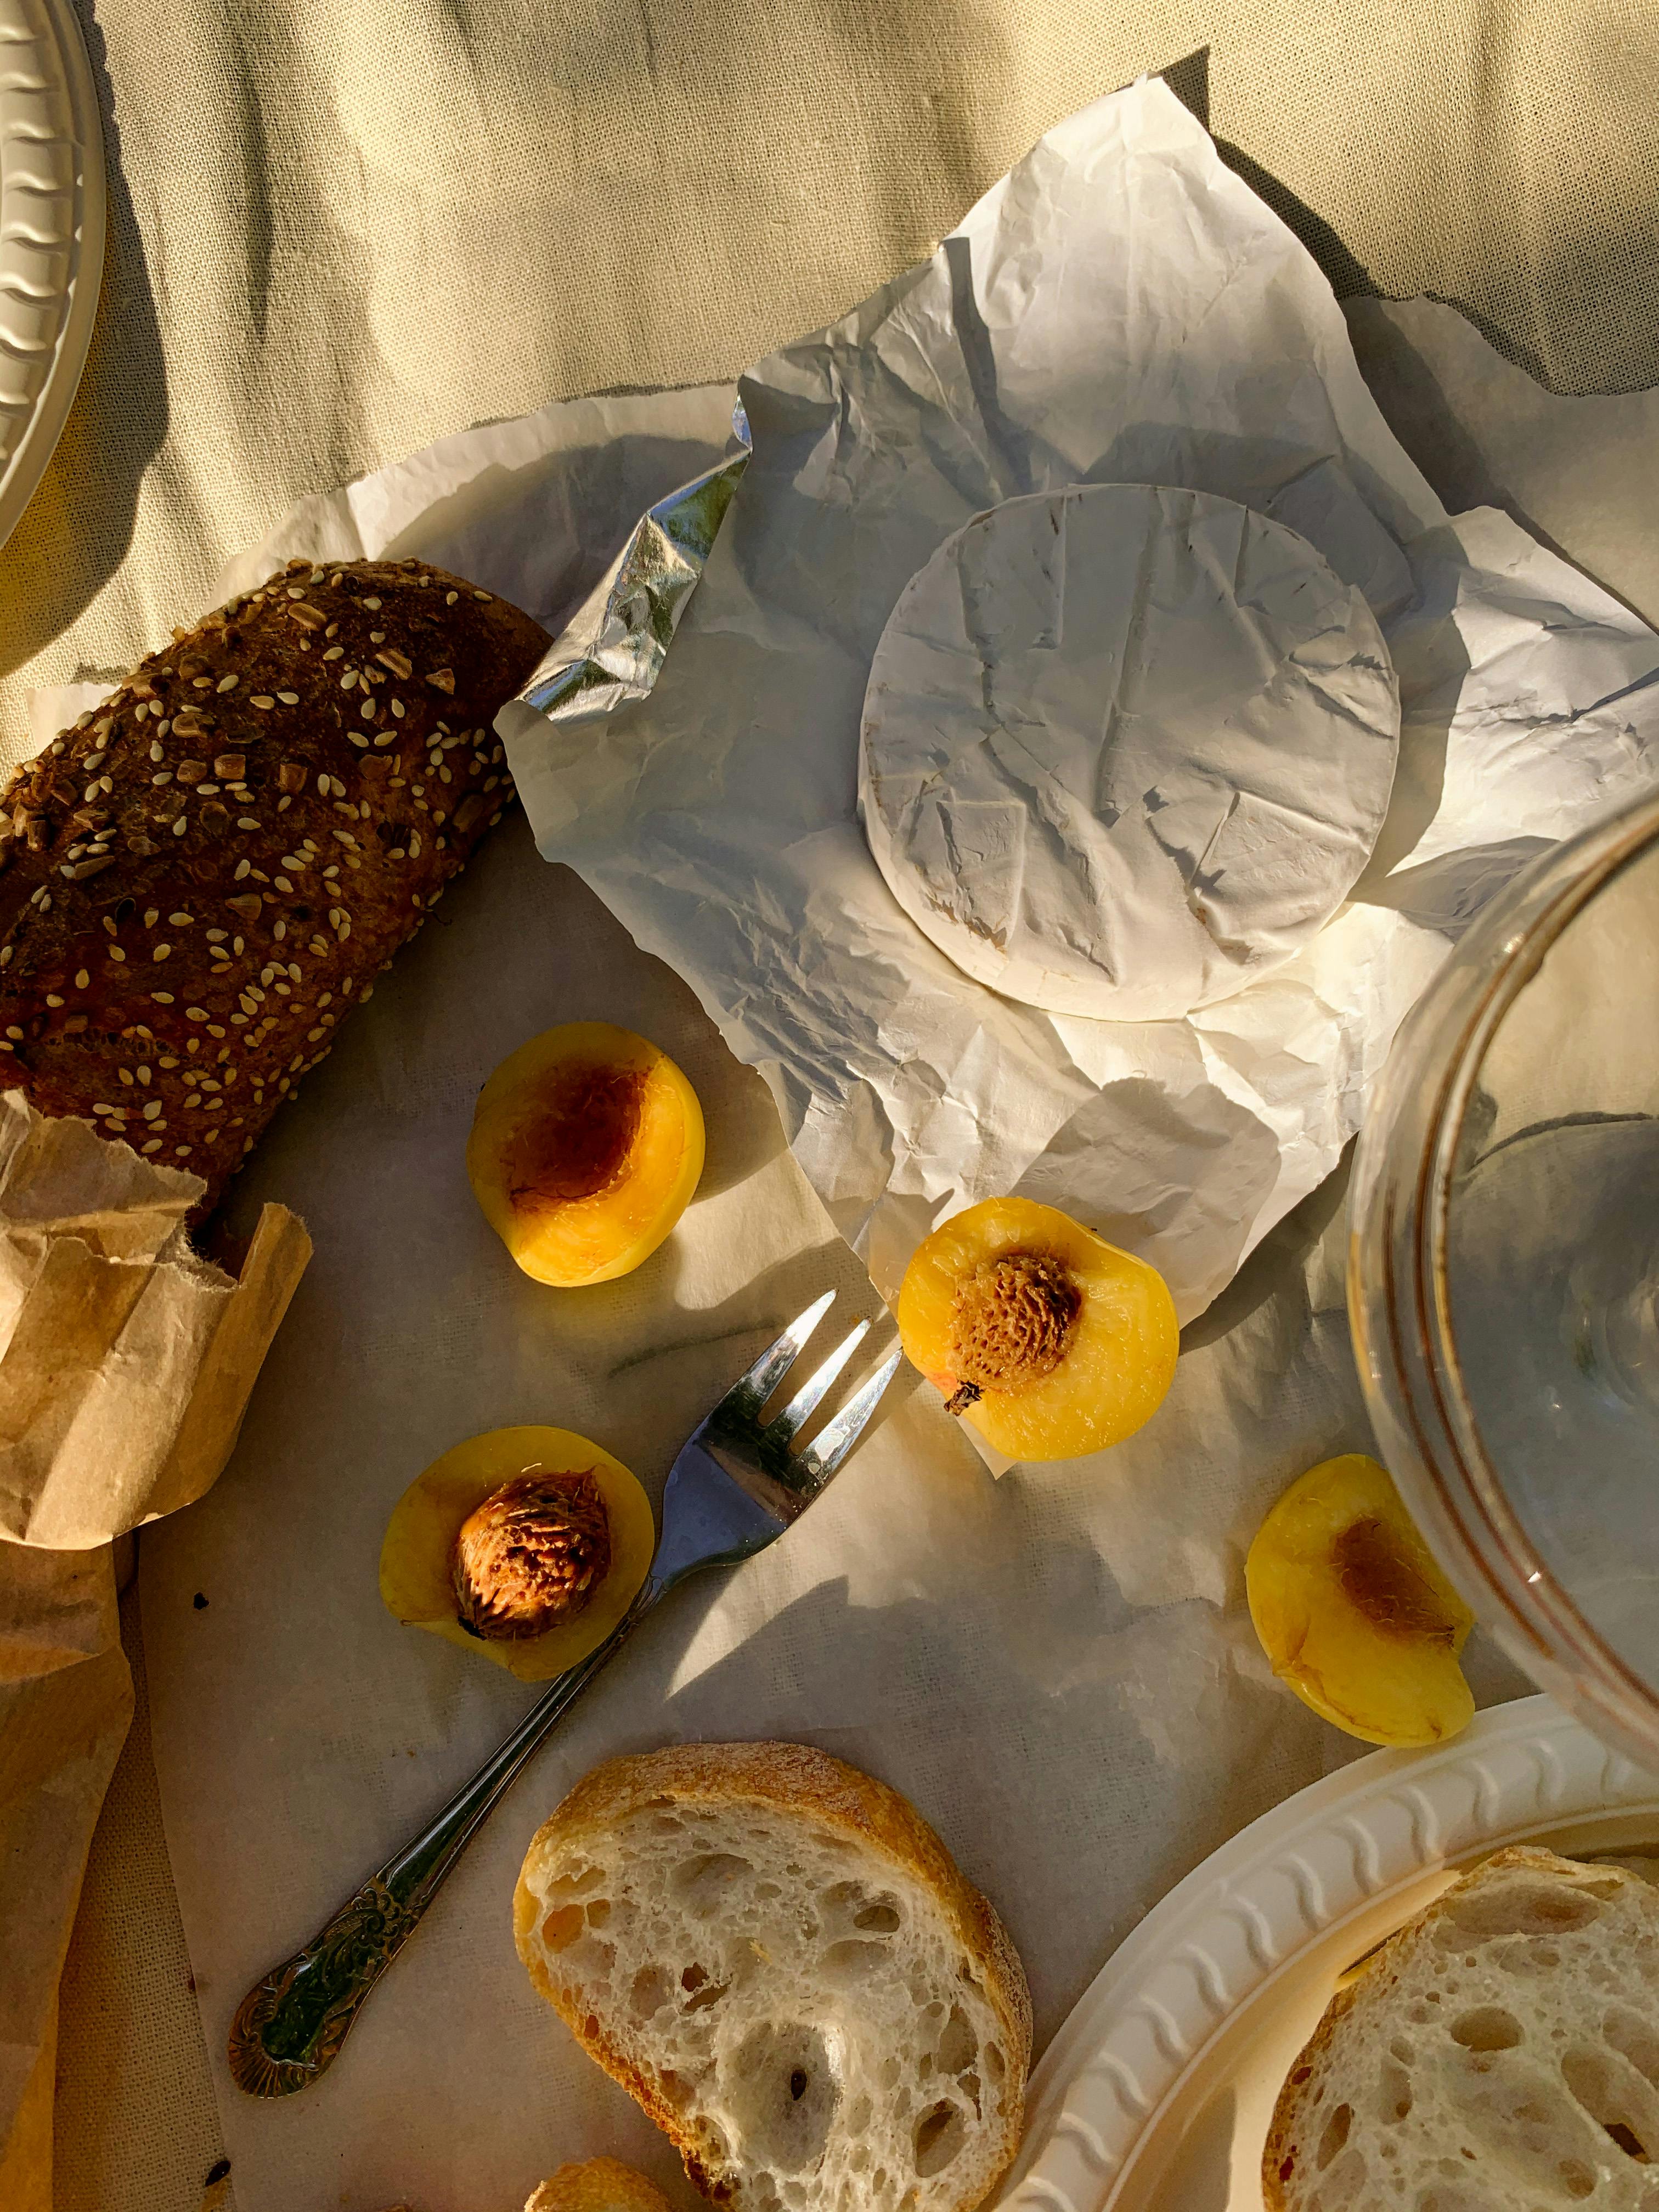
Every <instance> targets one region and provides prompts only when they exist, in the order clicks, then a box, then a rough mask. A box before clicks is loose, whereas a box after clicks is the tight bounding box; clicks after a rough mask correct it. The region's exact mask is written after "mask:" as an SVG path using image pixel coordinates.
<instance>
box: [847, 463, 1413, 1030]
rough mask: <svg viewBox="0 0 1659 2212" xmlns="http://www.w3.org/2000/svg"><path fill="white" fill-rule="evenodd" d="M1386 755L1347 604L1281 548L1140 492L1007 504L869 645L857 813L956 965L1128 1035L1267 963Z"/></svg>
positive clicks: (1201, 1002)
mask: <svg viewBox="0 0 1659 2212" xmlns="http://www.w3.org/2000/svg"><path fill="white" fill-rule="evenodd" d="M1399 742H1400V696H1399V690H1398V686H1397V685H1396V684H1395V675H1394V669H1393V666H1392V665H1391V663H1390V661H1389V652H1388V647H1387V646H1386V645H1385V644H1384V643H1383V636H1382V634H1381V632H1380V631H1379V630H1378V629H1377V626H1376V620H1375V618H1374V617H1373V616H1372V614H1371V611H1370V608H1369V607H1368V606H1367V605H1366V604H1365V601H1364V599H1363V598H1362V597H1361V595H1360V593H1359V592H1358V591H1356V590H1354V589H1352V587H1351V586H1348V585H1346V584H1344V583H1342V582H1341V581H1340V580H1339V579H1338V578H1337V577H1336V576H1335V575H1334V574H1333V573H1332V571H1331V569H1330V568H1328V565H1327V564H1326V562H1324V561H1323V560H1322V558H1321V556H1320V555H1319V554H1317V553H1316V551H1315V550H1314V549H1313V547H1312V546H1311V545H1310V544H1308V543H1307V541H1306V540H1305V539H1304V538H1299V537H1297V534H1296V532H1294V531H1291V530H1286V529H1285V527H1284V526H1283V525H1282V524H1280V523H1277V522H1270V521H1269V520H1267V518H1266V516H1264V515H1261V514H1257V513H1254V512H1253V511H1252V510H1251V509H1250V508H1249V507H1240V506H1239V505H1238V504H1237V502H1236V501H1232V500H1229V499H1218V498H1215V497H1213V496H1212V495H1210V494H1208V493H1205V492H1194V491H1183V490H1177V489H1171V488H1170V487H1169V486H1167V485H1160V484H1086V485H1074V486H1073V487H1072V488H1071V489H1068V490H1066V491H1057V492H1039V493H1035V494H1033V495H1030V496H1029V497H1026V498H1023V499H1012V500H1009V501H1006V503H1005V504H1004V505H1003V506H1001V507H993V508H991V509H990V510H989V512H988V513H984V514H980V515H975V518H974V520H972V521H971V522H969V523H968V524H967V525H966V526H964V527H963V529H961V530H959V531H957V533H956V535H955V536H954V537H952V538H947V539H946V540H945V544H943V545H941V546H940V547H939V550H938V552H937V553H935V554H934V556H933V559H932V560H931V561H929V562H928V563H927V567H926V568H922V569H920V570H919V571H918V572H917V574H915V576H913V577H912V578H911V580H910V581H909V583H908V584H907V585H906V586H905V588H904V591H903V592H902V594H901V596H900V598H899V601H898V604H897V605H896V607H895V608H894V610H893V612H892V614H891V616H890V617H889V619H888V623H887V627H886V629H884V631H883V633H882V637H881V642H880V644H879V645H878V647H877V648H876V655H875V659H874V662H873V664H872V668H871V671H870V682H869V687H868V690H866V695H865V702H864V721H863V728H862V732H861V737H860V750H859V807H860V814H861V815H862V817H863V821H864V828H865V834H866V836H867V837H868V839H869V842H870V849H871V851H872V854H874V855H875V859H876V862H877V865H878V866H879V868H880V870H881V872H882V874H883V875H884V877H885V878H886V879H887V882H888V884H889V886H890V889H891V890H892V893H893V896H894V897H895V898H896V899H897V901H898V902H899V904H900V905H901V906H902V908H904V911H905V912H906V913H907V914H908V915H909V916H910V918H911V920H912V921H914V922H915V924H916V926H917V927H918V928H919V929H921V931H923V932H924V933H925V934H926V935H927V936H928V937H929V938H931V939H933V943H934V944H935V945H938V946H939V950H940V951H943V952H946V953H948V954H949V955H950V957H951V959H952V960H954V961H955V962H956V963H957V966H958V967H959V968H962V969H965V970H966V972H967V973H968V974H969V975H972V976H973V977H975V979H976V980H977V981H980V982H981V983H987V984H989V985H990V986H991V987H992V988H993V989H994V990H997V991H1000V992H1003V993H1004V994H1006V995H1007V996H1008V997H1010V998H1014V999H1021V1000H1024V1001H1025V1002H1026V1003H1027V1004H1028V1005H1030V1006H1042V1007H1046V1008H1048V1010H1049V1011H1050V1012H1054V1013H1062V1014H1087V1015H1095V1016H1098V1017H1102V1018H1107V1019H1110V1020H1117V1021H1150V1020H1157V1019H1162V1018H1165V1017H1170V1016H1179V1015H1182V1014H1186V1013H1188V1012H1191V1011H1192V1009H1193V1008H1194V1007H1195V1006H1206V1005H1208V1004H1209V1003H1210V1002H1211V1001H1212V1000H1216V999H1222V998H1225V997H1227V996H1228V995H1229V994H1231V993H1232V992H1234V991H1237V990H1239V989H1240V988H1242V987H1243V985H1244V984H1246V983H1248V982H1249V981H1252V980H1253V979H1254V978H1255V977H1256V976H1258V975H1262V974H1263V973H1265V972H1266V971H1267V969H1272V968H1274V967H1277V966H1278V965H1279V963H1281V962H1283V961H1285V960H1288V959H1289V958H1290V957H1291V955H1292V954H1293V953H1294V952H1296V951H1297V949H1298V948H1299V947H1300V946H1301V945H1304V944H1306V942H1307V941H1308V939H1310V937H1311V936H1313V934H1314V933H1315V932H1316V930H1317V929H1318V928H1319V927H1320V926H1321V924H1322V923H1323V922H1324V921H1327V920H1328V919H1329V917H1330V915H1332V914H1333V913H1334V911H1335V909H1336V908H1337V907H1338V906H1340V903H1341V902H1342V900H1343V899H1344V898H1345V897H1346V895H1347V893H1348V891H1349V890H1350V889H1351V888H1352V884H1353V882H1354V879H1355V878H1356V877H1357V876H1358V873H1359V872H1360V870H1361V869H1362V868H1363V867H1364V865H1365V861H1366V859H1367V857H1368V855H1369V854H1370V849H1371V847H1372V845H1373V844H1374V843H1375V842H1376V834H1377V831H1378V830H1379V829H1380V828H1381V826H1382V823H1383V814H1384V812H1385V811H1386V809H1387V806H1388V803H1389V789H1390V787H1391V786H1392V784H1393V781H1394V771H1395V756H1396V753H1397V751H1398V749H1399Z"/></svg>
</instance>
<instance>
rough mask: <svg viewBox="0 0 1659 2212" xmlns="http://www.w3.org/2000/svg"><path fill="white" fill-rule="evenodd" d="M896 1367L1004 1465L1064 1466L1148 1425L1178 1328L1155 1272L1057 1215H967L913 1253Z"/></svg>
mask: <svg viewBox="0 0 1659 2212" xmlns="http://www.w3.org/2000/svg"><path fill="white" fill-rule="evenodd" d="M898 1326H899V1337H900V1340H901V1341H902V1344H903V1346H904V1350H905V1353H906V1356H907V1357H908V1359H909V1360H910V1362H911V1364H912V1365H913V1366H915V1367H919V1368H920V1369H921V1372H922V1373H923V1374H924V1375H925V1376H927V1379H928V1381H929V1382H930V1383H933V1385H934V1386H935V1388H936V1389H939V1390H942V1391H943V1392H944V1394H945V1398H946V1400H947V1401H949V1403H950V1404H951V1410H952V1411H953V1412H957V1413H960V1414H961V1415H962V1418H963V1419H964V1420H968V1421H971V1422H972V1423H973V1425H974V1426H975V1428H976V1429H977V1430H978V1431H980V1434H981V1436H982V1437H984V1438H985V1440H986V1442H987V1443H989V1444H991V1445H992V1446H993V1447H994V1449H996V1450H998V1451H1000V1452H1005V1453H1006V1455H1008V1457H1009V1458H1010V1459H1017V1460H1049V1459H1075V1458H1078V1457H1079V1456H1081V1455H1083V1454H1084V1453H1085V1452H1097V1451H1103V1450H1104V1449H1106V1448H1107V1446H1108V1445H1110V1444H1115V1443H1121V1441H1122V1439H1123V1438H1124V1437H1127V1436H1132V1435H1133V1433H1134V1431H1136V1430H1137V1429H1138V1428H1139V1427H1140V1426H1141V1425H1143V1423H1145V1422H1146V1421H1148V1420H1150V1419H1152V1415H1153V1414H1154V1413H1156V1412H1157V1411H1158V1407H1159V1406H1160V1405H1161V1404H1162V1403H1163V1401H1164V1396H1165V1394H1166V1393H1167V1392H1168V1390H1169V1388H1170V1383H1171V1382H1172V1381H1173V1380H1174V1378H1175V1367H1176V1352H1178V1351H1179V1349H1180V1343H1181V1335H1180V1329H1179V1328H1178V1326H1177V1324H1176V1313H1175V1302H1174V1300H1173V1299H1172V1298H1171V1297H1170V1292H1169V1288H1168V1286H1167V1285H1166V1284H1165V1282H1164V1278H1163V1276H1162V1275H1160V1274H1159V1273H1158V1270H1157V1268H1156V1267H1151V1266H1149V1265H1148V1264H1147V1262H1146V1261H1145V1260H1137V1259H1136V1258H1135V1257H1134V1256H1133V1254H1131V1253H1128V1252H1121V1251H1119V1249H1117V1247H1116V1246H1115V1244H1109V1243H1107V1242H1106V1241H1105V1239H1104V1237H1097V1236H1096V1235H1095V1233H1094V1231H1092V1230H1090V1229H1085V1228H1084V1227H1083V1226H1082V1225H1081V1224H1079V1223H1078V1222H1075V1221H1073V1219H1072V1218H1071V1217H1070V1216H1069V1215H1068V1214H1065V1213H1062V1212H1060V1211H1059V1209H1058V1208H1057V1207H1055V1206H1039V1205H1038V1204H1037V1203H1036V1201H1035V1200H1032V1199H1027V1198H988V1199H986V1200H983V1201H982V1202H981V1204H979V1205H978V1206H969V1207H968V1208H967V1209H966V1210H965V1211H964V1212H961V1213H957V1214H953V1215H952V1216H951V1218H950V1219H949V1220H948V1221H946V1222H945V1223H943V1224H942V1225H940V1226H939V1228H938V1229H935V1230H934V1231H933V1233H932V1234H931V1236H928V1237H924V1238H923V1239H922V1241H921V1243H920V1244H919V1245H918V1246H917V1247H916V1249H915V1254H914V1255H913V1256H912V1258H911V1261H910V1264H909V1266H908V1267H907V1268H906V1269H905V1271H904V1281H903V1283H902V1285H901V1287H900V1290H899V1297H898Z"/></svg>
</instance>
